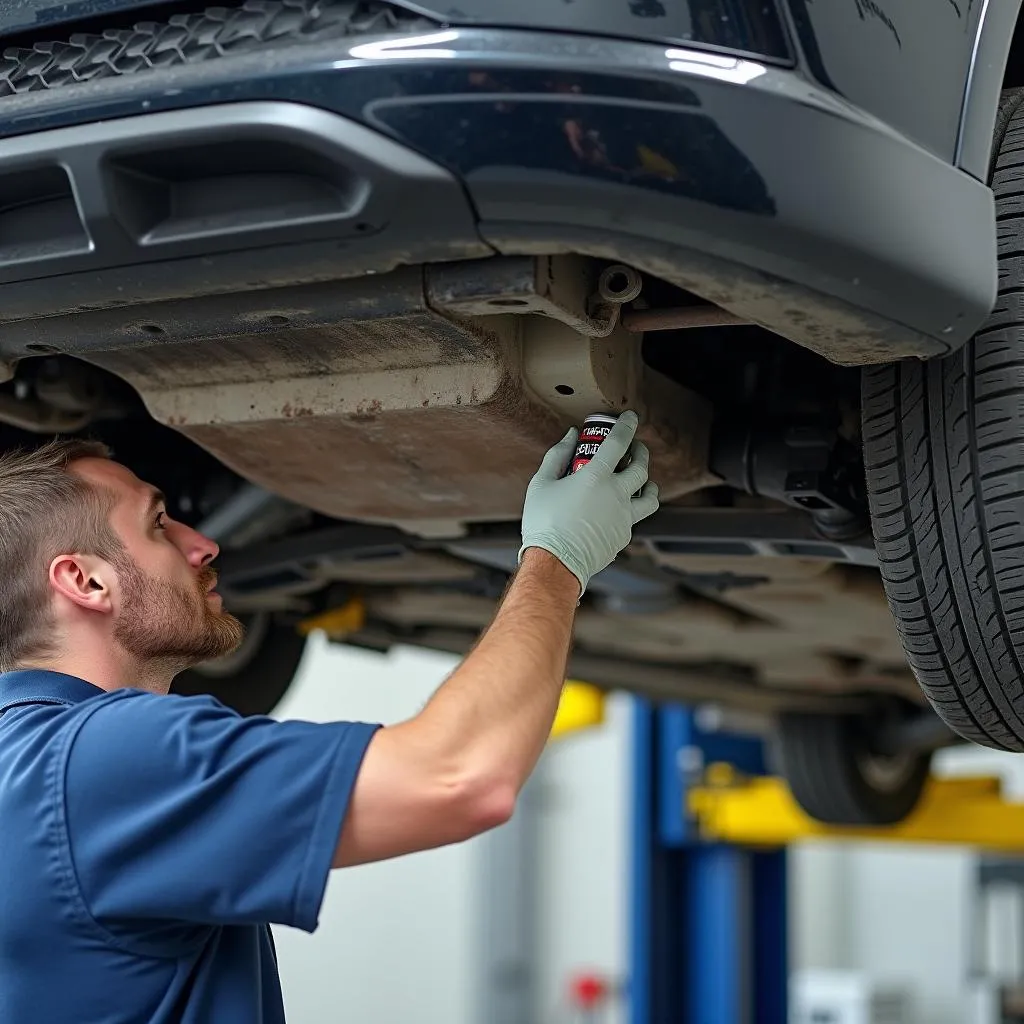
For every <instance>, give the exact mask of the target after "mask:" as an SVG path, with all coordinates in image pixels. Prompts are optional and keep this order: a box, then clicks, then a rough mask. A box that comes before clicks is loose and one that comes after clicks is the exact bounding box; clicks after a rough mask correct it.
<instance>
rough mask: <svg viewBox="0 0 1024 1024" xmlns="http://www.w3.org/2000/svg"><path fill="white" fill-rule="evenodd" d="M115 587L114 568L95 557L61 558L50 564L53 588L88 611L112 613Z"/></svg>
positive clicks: (66, 556)
mask: <svg viewBox="0 0 1024 1024" xmlns="http://www.w3.org/2000/svg"><path fill="white" fill-rule="evenodd" d="M113 583H114V569H113V567H112V566H111V565H110V563H109V562H105V561H104V560H103V559H102V558H97V557H96V556H95V555H82V554H71V555H58V556H57V557H56V558H55V559H54V560H53V561H52V562H51V563H50V586H51V587H53V589H54V590H55V591H56V592H57V593H58V594H60V595H61V597H64V598H66V599H67V600H69V601H71V602H73V603H74V604H76V605H78V606H79V607H80V608H84V609H85V610H87V611H94V612H108V611H113V608H114V594H113Z"/></svg>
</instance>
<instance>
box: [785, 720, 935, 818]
mask: <svg viewBox="0 0 1024 1024" xmlns="http://www.w3.org/2000/svg"><path fill="white" fill-rule="evenodd" d="M777 756H778V761H779V768H780V770H781V774H782V775H783V776H784V778H785V779H786V781H787V783H788V784H789V788H790V791H791V792H792V794H793V797H794V799H795V800H796V802H797V803H798V804H800V806H801V807H802V808H803V809H804V811H805V812H806V813H807V814H808V815H810V817H812V818H816V819H817V820H818V821H822V822H825V823H826V824H829V825H895V824H896V823H898V822H900V821H902V820H903V819H904V818H906V817H907V815H908V814H910V812H911V811H912V810H913V809H914V807H916V806H917V802H918V800H919V799H920V797H921V793H922V791H923V789H924V785H925V783H926V782H927V780H928V771H929V767H930V765H931V754H929V753H923V754H922V753H906V754H895V755H883V754H881V753H879V752H878V751H877V750H876V749H875V745H874V744H873V742H872V729H871V723H870V721H869V720H868V719H866V718H861V717H858V716H855V715H841V714H836V715H819V714H787V715H783V716H782V718H781V719H780V721H779V729H778V734H777Z"/></svg>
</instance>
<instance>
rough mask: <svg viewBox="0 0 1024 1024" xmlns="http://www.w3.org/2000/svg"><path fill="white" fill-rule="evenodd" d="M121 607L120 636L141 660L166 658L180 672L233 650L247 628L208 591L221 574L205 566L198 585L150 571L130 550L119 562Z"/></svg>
mask: <svg viewBox="0 0 1024 1024" xmlns="http://www.w3.org/2000/svg"><path fill="white" fill-rule="evenodd" d="M116 569H117V576H118V581H119V582H120V585H121V612H120V614H119V615H118V617H117V621H116V622H115V623H114V632H113V636H114V640H115V641H116V642H117V643H118V644H120V646H121V647H123V648H124V650H125V651H127V652H128V653H129V654H130V655H132V656H133V657H135V658H137V659H138V660H139V661H141V662H161V663H163V664H164V665H167V666H169V667H172V668H173V670H174V671H175V672H180V671H182V670H183V669H186V668H189V667H191V666H192V665H197V664H199V662H202V661H208V660H209V659H211V658H219V657H221V656H222V655H225V654H230V653H231V652H232V651H234V650H235V649H236V648H237V647H238V646H239V644H241V642H242V638H243V637H244V635H245V629H244V627H243V626H242V623H241V622H239V620H238V619H236V618H235V617H234V616H233V615H231V614H230V613H228V612H225V611H215V610H214V609H213V608H212V607H211V606H210V603H209V601H208V600H207V597H206V595H207V593H208V592H209V589H210V587H211V586H212V585H213V583H214V581H215V580H216V578H217V574H216V572H214V571H213V570H212V569H210V568H209V567H204V568H203V569H201V570H200V571H199V573H198V575H197V577H196V581H195V586H194V587H184V586H179V585H176V584H174V583H169V582H167V581H165V580H160V579H154V578H152V577H149V576H146V575H145V573H143V571H142V570H141V569H140V568H139V566H138V565H137V564H136V563H135V562H134V561H133V560H132V559H131V558H129V557H128V556H127V554H125V555H124V556H123V557H122V558H120V559H118V561H117V564H116Z"/></svg>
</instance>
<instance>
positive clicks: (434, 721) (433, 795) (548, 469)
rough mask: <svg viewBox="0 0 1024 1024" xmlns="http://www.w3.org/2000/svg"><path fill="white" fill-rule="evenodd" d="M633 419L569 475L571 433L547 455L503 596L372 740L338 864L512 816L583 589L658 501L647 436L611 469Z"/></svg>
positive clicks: (556, 690)
mask: <svg viewBox="0 0 1024 1024" xmlns="http://www.w3.org/2000/svg"><path fill="white" fill-rule="evenodd" d="M636 423H637V421H636V416H635V415H634V414H632V413H629V414H624V415H623V416H622V417H621V418H620V421H619V423H617V424H616V426H615V428H614V429H613V430H612V431H611V433H610V434H609V435H608V437H607V438H606V439H605V441H604V442H602V444H601V446H600V448H599V450H598V453H597V455H595V456H594V458H593V459H592V460H591V463H590V464H589V465H588V466H586V467H585V468H584V469H583V470H581V471H580V472H579V473H576V474H573V475H572V477H568V478H566V477H563V471H564V469H565V467H566V464H567V462H568V460H569V458H570V456H571V454H572V450H573V448H574V446H575V432H573V431H570V433H569V434H567V435H566V437H565V438H563V440H562V441H561V442H560V443H559V444H558V445H555V446H554V447H553V448H552V449H551V450H550V451H549V452H548V453H547V455H546V456H545V458H544V462H543V463H542V464H541V467H540V469H539V470H538V472H537V474H536V475H535V476H534V478H533V480H532V481H531V483H530V486H529V488H528V489H527V494H526V503H525V507H524V510H523V544H522V548H521V551H520V557H521V563H520V566H519V570H518V572H517V573H516V575H515V578H514V579H513V581H512V584H511V585H510V587H509V589H508V591H507V593H506V595H505V600H504V601H503V602H502V603H501V606H500V607H499V610H498V612H497V614H496V616H495V618H494V621H493V622H492V623H491V625H490V627H489V628H488V629H487V630H486V632H485V633H484V635H483V636H482V637H481V638H480V640H479V642H478V643H477V645H476V647H475V648H474V649H473V651H472V652H471V653H470V654H469V655H468V656H467V657H466V658H465V660H464V661H463V662H462V664H461V665H460V666H459V667H458V668H457V669H456V670H455V671H454V672H453V673H452V675H451V676H450V677H449V678H448V680H447V681H446V682H445V683H444V684H443V685H442V686H441V687H440V689H439V690H438V691H437V693H435V694H434V696H433V698H432V699H431V700H430V701H429V702H428V704H427V706H426V707H425V708H424V709H423V711H421V712H420V713H419V714H418V715H417V716H416V717H415V718H413V719H411V720H409V721H408V722H404V723H402V724H400V725H397V726H393V727H390V728H385V729H381V730H378V732H377V733H376V734H375V736H374V737H373V739H372V740H371V741H370V745H369V747H368V748H367V751H366V755H365V757H364V759H363V763H362V766H361V768H360V771H359V775H358V778H357V780H356V783H355V787H354V789H353V793H352V798H351V801H350V803H349V809H348V812H347V815H346V820H345V824H344V826H343V828H342V830H341V836H340V838H339V842H338V847H337V850H336V852H335V858H334V866H335V867H342V866H345V865H350V864H360V863H365V862H367V861H374V860H382V859H384V858H387V857H394V856H398V855H400V854H404V853H411V852H414V851H416V850H424V849H429V848H432V847H436V846H442V845H445V844H447V843H453V842H458V841H460V840H463V839H468V838H470V837H471V836H474V835H476V834H477V833H479V832H483V831H486V830H487V829H489V828H493V827H494V826H496V825H499V824H501V823H502V822H504V821H506V820H507V819H508V818H509V817H510V816H511V814H512V812H513V809H514V807H515V801H516V798H517V796H518V794H519V791H520V789H521V788H522V786H523V784H524V783H525V782H526V779H527V778H528V777H529V774H530V772H531V771H532V770H533V768H534V766H535V765H536V763H537V759H538V758H539V756H540V753H541V751H542V750H543V747H544V744H545V742H546V740H547V738H548V735H549V734H550V731H551V725H552V722H553V721H554V717H555V712H556V710H557V708H558V698H559V695H560V693H561V688H562V684H563V682H564V680H565V671H566V659H567V656H568V653H569V646H570V639H571V634H572V622H573V617H574V614H575V609H576V606H577V603H578V601H579V598H580V596H581V594H582V592H583V591H584V590H585V589H586V586H587V583H588V581H589V578H590V576H591V575H593V574H594V573H595V572H598V571H600V570H601V569H602V568H604V567H605V566H607V565H608V564H609V563H610V562H611V561H612V560H613V559H614V558H615V556H616V555H617V554H618V552H619V551H621V550H622V549H623V548H624V547H625V546H626V545H627V544H628V543H629V540H630V537H631V533H632V527H633V524H634V523H636V522H637V521H638V520H639V519H641V518H643V517H645V516H647V515H650V514H651V513H652V512H653V511H654V510H655V509H656V508H657V507H658V499H657V488H656V487H655V486H654V485H653V484H646V481H647V462H648V457H649V456H648V452H647V449H646V448H645V447H644V446H643V445H642V444H638V445H636V446H635V449H634V452H633V459H632V462H631V463H630V465H629V466H628V467H627V468H625V469H623V470H620V471H619V470H616V467H617V465H618V464H619V463H620V460H621V459H622V457H623V455H624V454H625V453H626V451H627V450H628V449H629V446H630V443H631V441H632V439H633V435H634V433H635V430H636ZM645 484H646V486H645ZM641 488H642V490H641ZM638 492H639V493H638Z"/></svg>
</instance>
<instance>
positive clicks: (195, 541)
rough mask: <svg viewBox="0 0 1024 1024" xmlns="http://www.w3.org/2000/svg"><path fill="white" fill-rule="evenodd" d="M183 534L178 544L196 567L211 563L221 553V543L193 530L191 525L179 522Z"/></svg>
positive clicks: (190, 562)
mask: <svg viewBox="0 0 1024 1024" xmlns="http://www.w3.org/2000/svg"><path fill="white" fill-rule="evenodd" d="M179 529H180V530H181V534H180V536H179V538H178V546H179V547H180V548H181V550H182V552H183V553H184V555H185V557H186V558H187V559H188V561H189V564H190V565H193V566H195V567H197V568H198V567H200V566H203V565H209V563H210V562H212V561H213V560H214V559H215V558H216V557H217V555H219V554H220V545H219V544H218V543H217V542H216V541H215V540H211V539H210V538H209V537H207V536H205V535H204V534H202V533H200V532H199V531H198V530H193V529H192V527H191V526H185V525H184V524H179Z"/></svg>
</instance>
